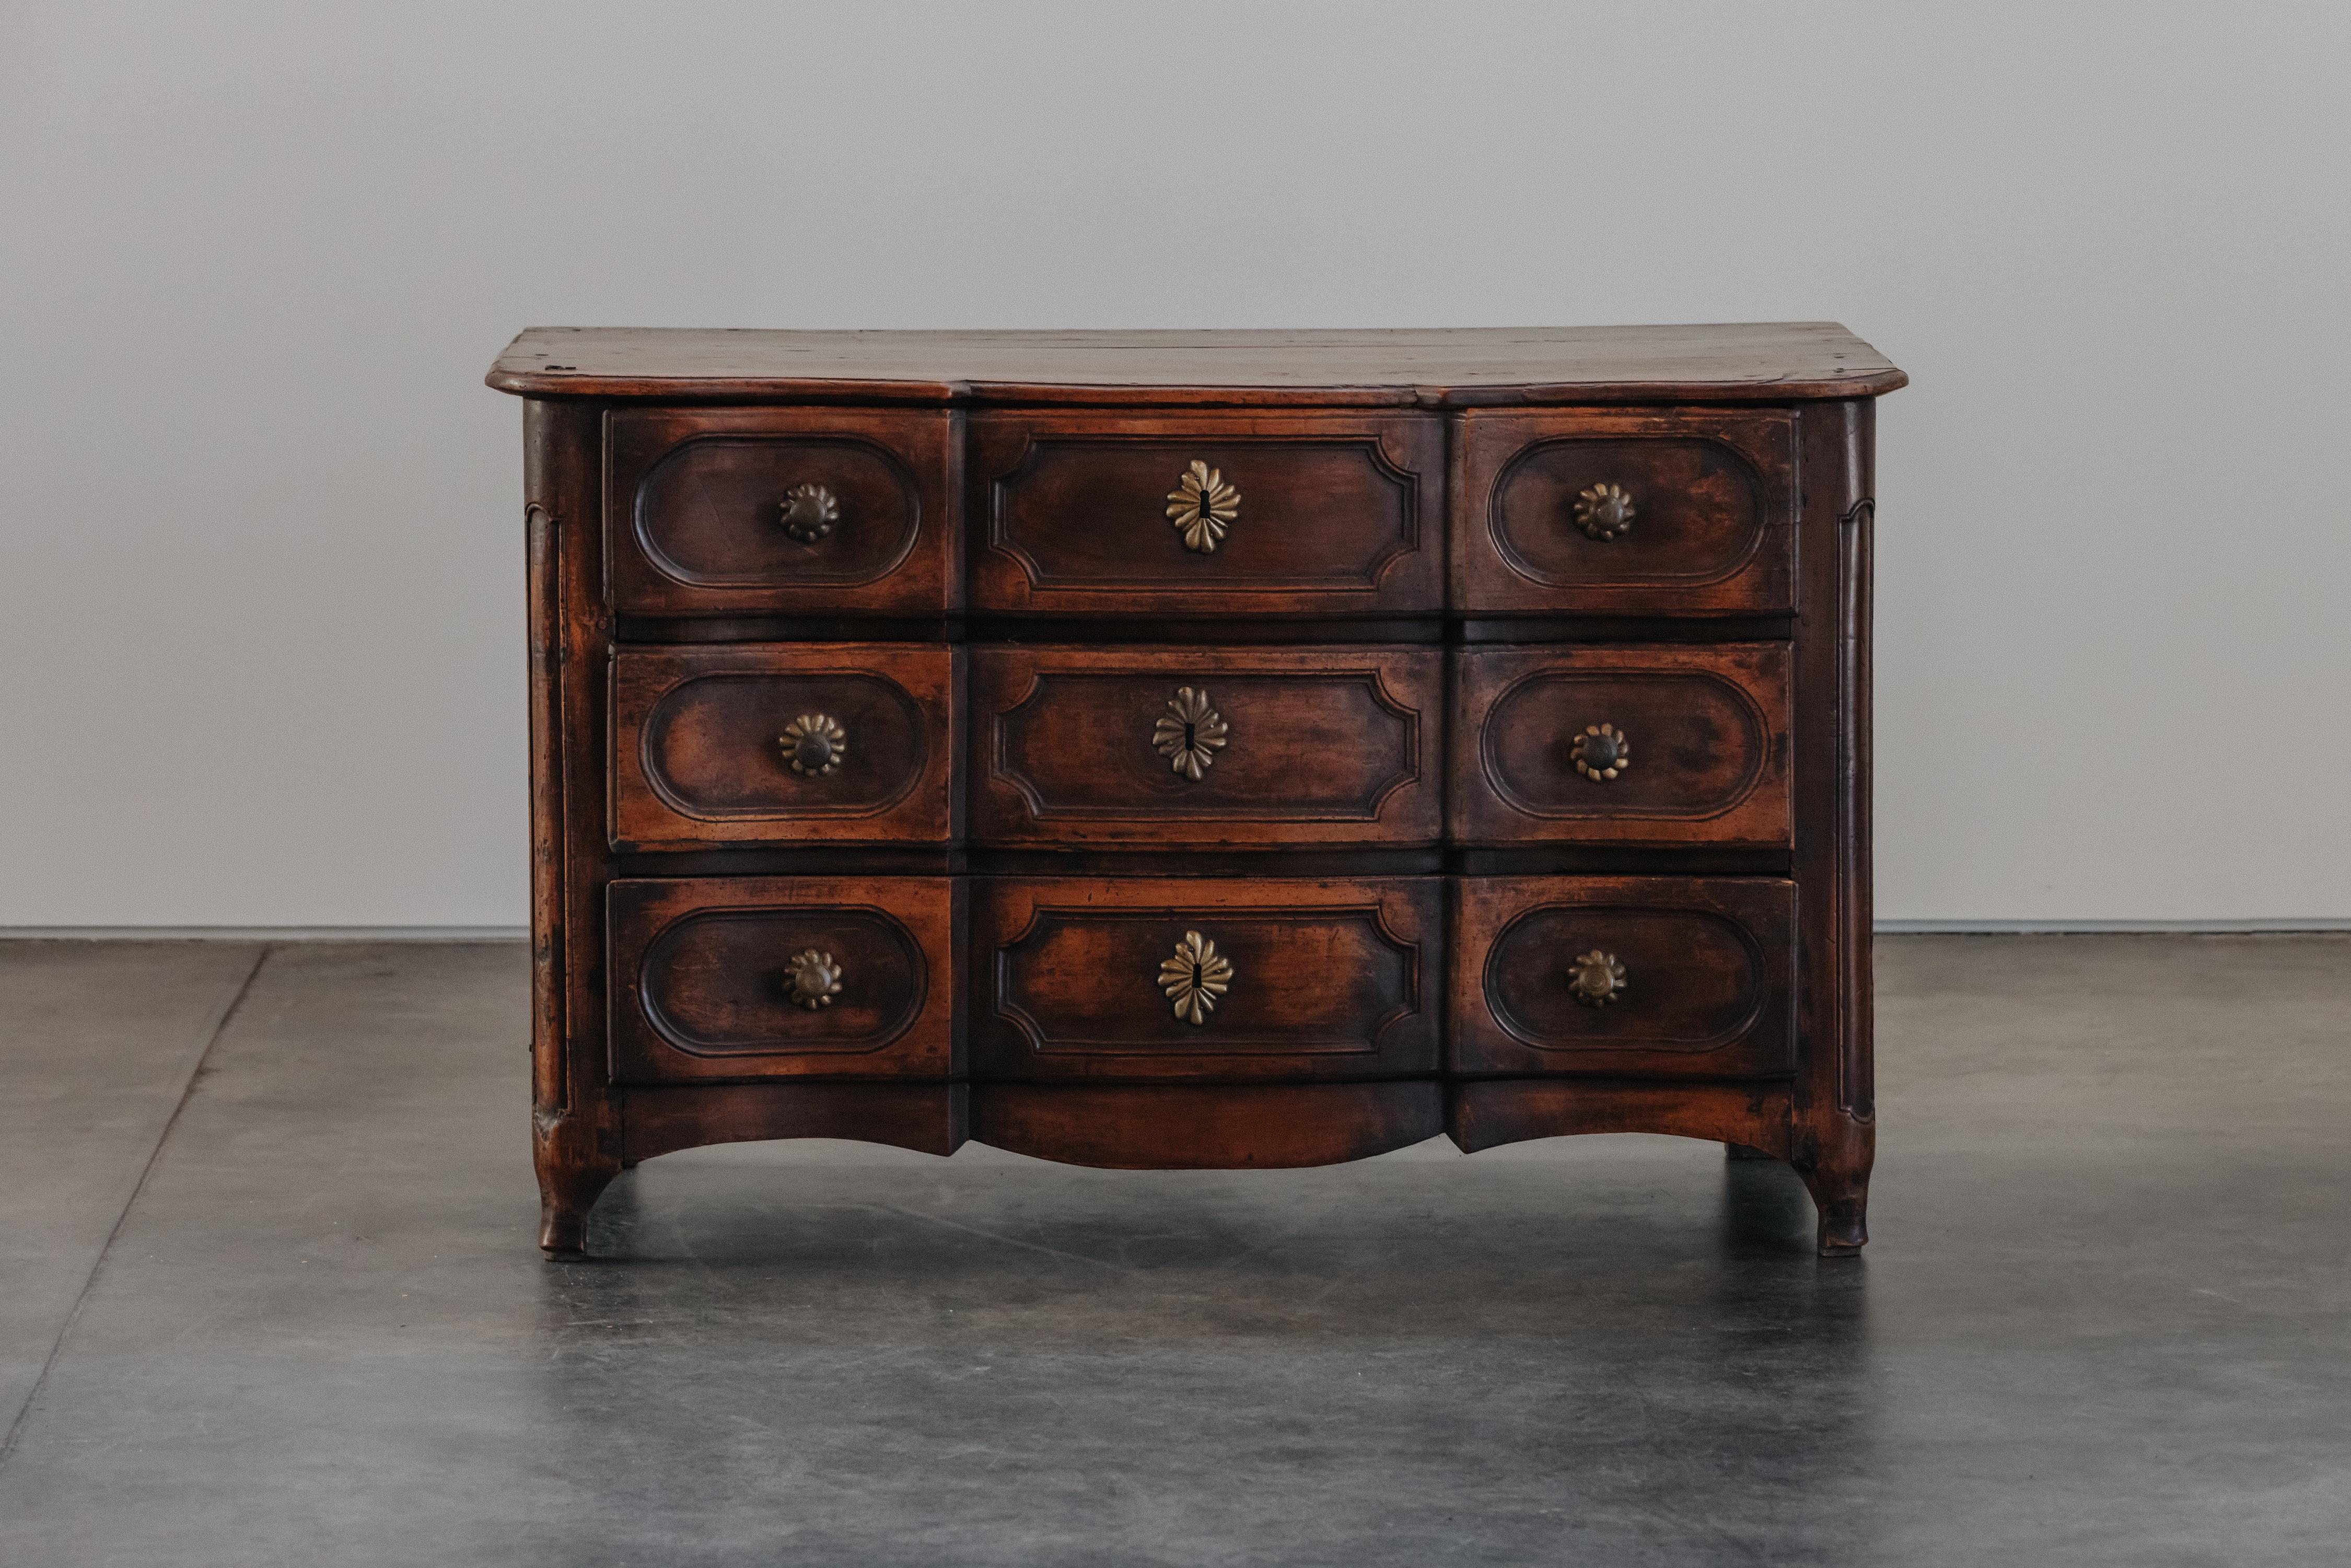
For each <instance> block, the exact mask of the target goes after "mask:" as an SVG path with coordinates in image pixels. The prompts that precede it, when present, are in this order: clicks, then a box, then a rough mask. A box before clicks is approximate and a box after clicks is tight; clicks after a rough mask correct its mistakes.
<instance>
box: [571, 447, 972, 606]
mask: <svg viewBox="0 0 2351 1568" xmlns="http://www.w3.org/2000/svg"><path fill="white" fill-rule="evenodd" d="M953 429H954V426H953V422H952V420H951V419H950V417H949V416H948V415H946V414H945V413H880V412H873V411H862V412H861V411H856V410H848V409H841V410H822V409H700V410H697V409H664V408H648V409H622V410H617V411H615V412H614V413H611V415H610V416H608V419H607V422H606V426H605V455H606V462H607V471H606V476H605V496H606V497H607V499H606V505H607V507H609V508H610V510H609V515H608V517H607V519H606V537H607V538H608V539H609V540H610V544H611V548H610V550H609V551H608V563H609V568H610V571H611V595H612V604H613V607H614V608H615V609H616V610H619V611H620V612H622V613H624V614H642V615H757V614H775V613H778V612H789V613H798V614H840V613H852V612H854V613H863V614H885V615H933V616H935V615H938V614H941V613H943V612H945V611H946V610H947V609H948V607H949V605H950V602H951V600H950V591H951V587H952V584H953V581H954V577H955V561H956V551H955V541H954V537H953V536H954V526H953V525H954V518H953V516H952V514H951V512H950V510H949V502H948V497H949V496H950V495H951V493H952V489H953V486H951V485H950V483H949V476H950V475H951V473H952V471H953V467H954V444H953V441H952V434H953Z"/></svg>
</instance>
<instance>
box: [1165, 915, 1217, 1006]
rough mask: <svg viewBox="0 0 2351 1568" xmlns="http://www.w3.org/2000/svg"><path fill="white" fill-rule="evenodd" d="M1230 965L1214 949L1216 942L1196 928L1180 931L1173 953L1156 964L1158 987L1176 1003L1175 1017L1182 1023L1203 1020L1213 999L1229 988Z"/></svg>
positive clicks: (1213, 1001)
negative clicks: (1182, 1021) (1157, 968)
mask: <svg viewBox="0 0 2351 1568" xmlns="http://www.w3.org/2000/svg"><path fill="white" fill-rule="evenodd" d="M1232 984H1233V967H1232V965H1231V964H1230V963H1228V962H1227V961H1226V960H1225V959H1224V958H1223V957H1221V956H1218V954H1217V945H1216V944H1215V943H1214V942H1211V941H1209V940H1208V939H1207V937H1205V936H1201V935H1200V934H1199V933H1198V932H1197V931H1186V933H1184V940H1182V941H1181V942H1178V943H1176V944H1175V956H1174V957H1172V958H1170V959H1168V960H1167V961H1166V962H1165V963H1164V964H1162V965H1160V966H1159V988H1160V989H1161V990H1163V991H1165V992H1166V993H1167V999H1168V1000H1169V1001H1171V1002H1173V1003H1175V1016H1176V1017H1177V1018H1179V1019H1183V1020H1184V1021H1185V1022H1186V1023H1195V1024H1197V1023H1206V1022H1207V1021H1208V1015H1209V1014H1210V1013H1212V1012H1214V1011H1215V1010H1216V1008H1217V998H1219V997H1221V996H1223V995H1224V994H1225V993H1226V992H1227V991H1228V990H1230V989H1231V988H1232Z"/></svg>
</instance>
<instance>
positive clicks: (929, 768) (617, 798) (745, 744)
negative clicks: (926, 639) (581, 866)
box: [611, 643, 960, 850]
mask: <svg viewBox="0 0 2351 1568" xmlns="http://www.w3.org/2000/svg"><path fill="white" fill-rule="evenodd" d="M956 657H957V652H956V650H954V649H951V648H947V647H944V646H928V647H922V646H905V645H893V644H878V643H794V644H776V643H767V644H750V645H737V646H722V645H710V646H701V647H682V648H623V649H621V650H620V651H619V652H618V653H615V654H614V655H613V659H612V797H611V799H612V822H611V829H612V844H613V847H614V848H616V849H623V850H644V849H702V848H708V847H710V846H713V845H718V844H778V843H837V844H857V843H944V842H946V841H948V840H949V839H951V838H953V837H954V836H955V831H956V827H955V825H956V815H957V813H956V797H955V765H956V754H957V753H958V751H959V750H960V747H958V746H957V745H956V736H957V731H956V728H955V707H956V705H955V700H954V694H955V686H956V678H955V675H956Z"/></svg>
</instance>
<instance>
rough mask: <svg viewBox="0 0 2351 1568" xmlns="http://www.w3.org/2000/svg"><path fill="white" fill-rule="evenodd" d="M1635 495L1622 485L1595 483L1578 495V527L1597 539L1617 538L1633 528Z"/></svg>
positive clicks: (1576, 504)
mask: <svg viewBox="0 0 2351 1568" xmlns="http://www.w3.org/2000/svg"><path fill="white" fill-rule="evenodd" d="M1634 509H1635V508H1634V506H1633V497H1631V496H1629V495H1627V494H1625V489H1624V487H1623V486H1618V485H1594V486H1592V487H1591V488H1590V489H1588V490H1585V491H1584V492H1583V493H1582V494H1581V495H1579V496H1577V497H1575V526H1576V527H1577V528H1582V529H1583V531H1584V533H1585V534H1586V535H1587V536H1588V537H1590V538H1595V539H1600V540H1603V541H1605V540H1608V539H1613V538H1615V537H1616V536H1617V535H1619V534H1622V533H1628V532H1630V531H1631V530H1632V527H1633V512H1634Z"/></svg>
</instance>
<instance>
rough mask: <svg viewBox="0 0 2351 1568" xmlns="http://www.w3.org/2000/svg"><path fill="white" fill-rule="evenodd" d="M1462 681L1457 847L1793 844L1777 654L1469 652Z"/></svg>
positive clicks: (1738, 648) (1666, 649)
mask: <svg viewBox="0 0 2351 1568" xmlns="http://www.w3.org/2000/svg"><path fill="white" fill-rule="evenodd" d="M1461 672H1462V675H1461V682H1460V691H1461V699H1462V700H1461V716H1460V722H1461V744H1460V746H1459V747H1458V750H1457V752H1456V754H1455V769H1454V800H1453V814H1454V822H1455V831H1456V832H1457V833H1458V835H1459V836H1460V837H1461V838H1463V839H1464V840H1466V841H1470V842H1477V843H1510V842H1518V841H1573V842H1578V843H1655V842H1683V843H1710V844H1743V845H1757V846H1767V845H1768V846H1780V845H1784V844H1786V843H1787V842H1788V840H1789V831H1790V801H1789V792H1788V763H1789V752H1790V745H1791V734H1790V722H1791V721H1790V691H1789V684H1788V682H1789V664H1788V650H1787V648H1786V646H1785V645H1784V644H1781V643H1729V644H1722V645H1719V646H1714V647H1703V646H1692V647H1672V646H1651V647H1640V648H1618V647H1602V646H1596V645H1576V646H1565V645H1561V646H1553V647H1547V648H1519V649H1479V650H1473V651H1470V652H1468V653H1464V654H1463V655H1462V660H1461Z"/></svg>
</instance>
